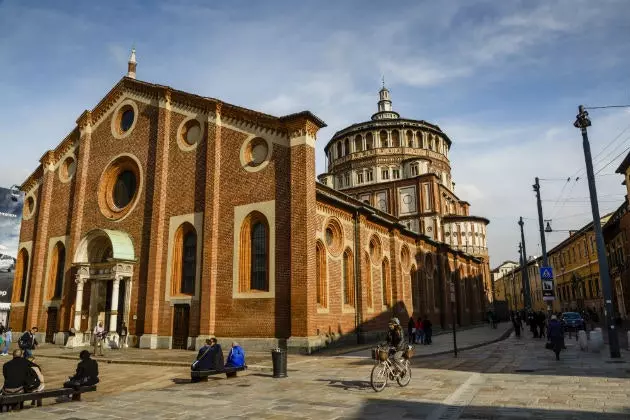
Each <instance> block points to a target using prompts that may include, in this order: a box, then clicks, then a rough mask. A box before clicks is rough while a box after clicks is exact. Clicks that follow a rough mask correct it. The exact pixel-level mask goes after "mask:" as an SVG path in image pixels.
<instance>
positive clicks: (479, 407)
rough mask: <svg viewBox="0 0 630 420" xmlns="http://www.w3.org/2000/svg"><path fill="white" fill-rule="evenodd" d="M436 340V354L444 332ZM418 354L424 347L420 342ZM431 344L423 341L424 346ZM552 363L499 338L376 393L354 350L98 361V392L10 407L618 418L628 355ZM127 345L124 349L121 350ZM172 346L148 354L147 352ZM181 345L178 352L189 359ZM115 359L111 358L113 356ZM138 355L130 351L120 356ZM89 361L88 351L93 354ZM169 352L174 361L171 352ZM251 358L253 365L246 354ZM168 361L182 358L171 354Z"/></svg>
mask: <svg viewBox="0 0 630 420" xmlns="http://www.w3.org/2000/svg"><path fill="white" fill-rule="evenodd" d="M500 332H501V331H500V330H498V331H497V330H491V329H490V328H487V327H485V328H476V329H472V330H469V331H468V332H466V331H463V332H461V334H460V335H461V339H462V342H466V340H468V343H470V344H471V345H472V344H473V339H472V338H471V337H474V336H476V337H478V338H479V339H481V338H483V337H484V336H485V337H486V339H487V341H492V340H494V339H495V337H496V335H497V334H500ZM451 339H452V337H450V336H449V335H448V334H445V335H441V336H437V337H436V340H435V342H436V345H435V346H436V347H435V350H434V351H435V352H437V351H438V350H440V348H439V346H441V345H444V346H446V344H440V343H442V342H443V343H446V342H448V340H451ZM419 347H420V348H419V349H418V350H419V353H422V352H423V351H424V352H428V351H429V350H424V346H419ZM426 347H431V346H426ZM567 347H568V349H567V350H566V351H564V352H563V353H562V354H561V360H560V361H559V362H556V361H555V360H554V357H553V353H551V352H549V351H548V350H545V349H544V340H535V339H530V338H521V339H517V338H515V337H514V336H513V335H512V336H510V337H509V338H507V339H506V340H503V341H499V342H496V343H494V344H488V345H485V346H481V347H477V348H475V349H471V350H466V351H463V352H461V353H460V355H459V357H458V358H454V357H453V355H452V354H442V355H435V356H431V355H422V354H420V355H418V357H415V358H414V360H413V380H412V382H411V384H410V385H409V386H408V387H406V388H400V387H399V386H398V385H397V384H395V383H394V384H390V385H389V386H388V387H387V388H386V389H385V390H384V391H383V392H380V393H375V392H374V391H373V390H372V389H371V387H370V385H369V377H370V372H371V369H372V366H373V362H372V361H371V360H370V359H369V358H367V357H362V356H361V355H360V354H356V352H355V353H354V354H352V355H351V357H348V355H341V356H338V355H337V356H333V355H315V356H298V355H290V356H289V372H288V375H289V377H288V378H285V379H273V378H272V377H271V369H270V364H271V363H270V360H269V357H264V355H263V354H259V355H252V357H251V358H249V361H248V363H249V364H250V365H253V368H252V369H250V370H249V371H248V372H246V373H245V374H244V375H241V376H239V377H237V378H235V379H229V380H228V379H225V377H224V376H223V377H221V378H214V379H210V381H209V382H207V383H197V384H190V383H189V370H188V368H187V367H186V366H178V365H170V366H156V365H147V364H137V363H133V364H120V363H115V362H114V363H107V362H106V360H114V357H113V356H112V355H111V354H110V356H109V357H108V356H107V355H106V358H102V359H101V363H100V370H101V383H100V384H99V386H98V392H95V393H91V394H86V395H85V396H84V401H82V402H79V403H63V404H56V403H55V402H54V401H50V402H48V403H45V405H44V407H42V408H39V409H35V408H28V409H25V410H23V411H21V412H15V413H12V414H11V415H10V417H11V418H25V419H26V418H28V419H67V420H76V419H95V418H104V419H116V418H134V419H137V420H141V419H170V418H183V419H197V418H199V419H201V418H208V417H212V418H217V419H230V418H231V419H245V418H251V419H302V418H303V419H309V418H311V419H318V420H320V419H321V420H323V419H398V418H401V419H575V418H577V419H628V418H630V402H629V397H630V363H629V361H630V354H629V353H628V352H626V351H624V352H623V354H622V356H623V362H624V363H610V362H611V360H610V359H609V358H608V355H607V353H605V352H604V353H600V354H594V353H584V352H581V351H580V350H579V349H578V348H577V345H576V343H575V342H574V341H567ZM53 352H54V350H53V349H51V348H49V349H42V350H41V353H40V356H39V357H38V359H37V361H38V362H39V363H40V364H41V365H42V366H43V368H44V373H45V375H46V383H47V386H48V387H49V388H53V387H55V386H58V385H60V384H61V383H62V382H63V380H65V377H66V376H67V375H68V374H69V373H71V372H72V370H73V369H74V366H75V361H74V360H69V359H60V358H58V357H42V356H43V354H44V353H48V356H52V353H53ZM131 353H132V351H130V352H129V354H131ZM172 354H174V353H172V352H167V351H162V352H161V354H160V351H155V352H154V353H151V352H149V353H148V356H147V358H148V359H151V358H153V359H154V361H157V360H159V358H158V356H159V357H162V358H164V357H165V356H169V358H171V355H172ZM192 354H193V353H191V352H181V356H180V358H181V359H183V358H184V356H188V357H189V358H190V357H191V356H192ZM116 357H118V356H117V355H116ZM133 357H136V358H138V357H139V356H132V357H131V358H133ZM97 359H98V358H97ZM174 359H177V358H176V357H174ZM254 361H255V362H254ZM175 363H186V362H184V361H183V360H182V361H179V360H175Z"/></svg>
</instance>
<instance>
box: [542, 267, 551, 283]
mask: <svg viewBox="0 0 630 420" xmlns="http://www.w3.org/2000/svg"><path fill="white" fill-rule="evenodd" d="M540 278H541V279H542V280H553V270H552V268H551V267H540Z"/></svg>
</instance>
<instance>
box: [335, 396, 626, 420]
mask: <svg viewBox="0 0 630 420" xmlns="http://www.w3.org/2000/svg"><path fill="white" fill-rule="evenodd" d="M385 392H386V391H385ZM347 418H348V419H395V418H398V419H400V418H408V419H436V420H437V419H457V418H461V419H497V420H499V419H510V420H519V419H523V420H525V419H527V420H532V419H540V420H543V419H544V420H565V419H566V420H568V419H571V420H581V419H584V420H587V419H588V420H595V419H597V420H622V419H623V420H627V419H628V418H630V409H624V410H623V411H621V412H618V413H601V412H592V411H590V412H589V411H578V410H554V409H542V408H529V407H489V406H474V405H465V404H462V405H461V406H459V405H445V404H438V403H429V402H427V403H425V402H408V401H404V400H384V399H370V400H368V401H367V402H366V403H365V404H364V405H363V407H362V408H361V411H360V412H359V413H358V414H357V415H356V416H351V417H347Z"/></svg>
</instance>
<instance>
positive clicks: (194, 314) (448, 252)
mask: <svg viewBox="0 0 630 420" xmlns="http://www.w3.org/2000/svg"><path fill="white" fill-rule="evenodd" d="M127 112H130V113H128V114H125V113H127ZM322 126H324V123H323V122H322V121H320V120H319V119H317V118H316V117H315V116H314V115H312V114H310V113H309V112H302V113H299V114H293V115H289V116H285V117H280V118H278V117H273V116H269V115H266V114H262V113H258V112H255V111H250V110H247V109H243V108H239V107H236V106H233V105H229V104H225V103H222V102H219V101H217V100H214V99H207V98H201V97H198V96H196V95H191V94H187V93H185V92H180V91H176V90H174V89H171V88H168V87H164V86H159V85H152V84H149V83H145V82H140V81H136V80H133V79H130V78H123V79H122V80H121V81H120V82H119V83H118V84H117V85H116V86H115V87H114V88H113V89H112V90H111V91H110V92H109V93H108V94H107V95H106V96H105V98H104V99H103V100H102V101H101V102H100V103H99V104H98V105H97V106H96V107H95V108H94V109H92V110H90V111H85V112H84V113H83V114H81V116H80V117H79V119H78V120H77V127H76V128H75V129H74V130H73V131H72V132H71V134H70V135H69V136H68V137H67V138H66V139H64V140H62V142H61V143H60V145H59V147H57V149H55V150H54V151H49V152H46V153H45V154H44V156H43V157H42V160H41V165H40V166H39V167H38V168H37V170H36V171H35V172H34V173H33V175H31V177H29V178H28V179H27V180H26V181H25V182H24V184H23V185H22V189H23V191H24V192H25V193H26V196H27V197H29V196H30V197H32V199H33V203H34V205H33V210H32V214H30V213H29V214H25V218H24V221H23V223H22V230H21V232H20V244H21V247H23V248H24V249H25V250H28V257H29V268H28V269H29V274H28V276H27V277H28V278H27V282H28V284H27V286H28V287H27V293H26V298H25V302H24V303H23V304H22V303H20V302H18V301H19V292H20V291H19V290H18V289H15V288H14V294H15V295H14V296H13V301H14V302H15V303H14V307H13V310H12V316H11V325H12V327H13V328H15V329H16V330H22V329H24V328H25V326H27V325H28V326H32V325H37V326H38V327H39V328H40V332H42V333H43V332H45V331H46V329H47V328H49V329H50V328H53V329H54V330H55V331H60V332H67V331H69V330H70V329H71V328H77V327H78V332H89V331H90V330H91V329H92V328H93V324H94V323H95V322H96V317H99V318H98V319H103V317H105V318H106V321H108V322H109V320H110V318H111V319H114V320H116V322H118V323H119V322H121V321H125V322H126V323H127V326H128V328H129V333H130V334H131V335H132V336H133V337H134V338H135V339H136V340H135V341H133V343H135V344H136V345H139V346H141V347H152V348H155V347H171V346H175V345H177V346H184V347H189V346H195V345H197V344H198V343H199V342H200V341H202V340H203V338H204V337H207V336H210V335H216V336H219V337H239V338H246V339H272V340H287V344H288V345H289V346H294V347H300V348H305V349H313V348H316V347H320V346H322V345H325V344H326V342H329V341H331V340H334V339H337V338H339V337H340V336H352V333H355V332H357V333H359V335H361V336H366V335H370V334H375V333H377V332H380V331H383V330H384V328H385V325H386V323H387V321H388V320H389V319H390V317H391V316H393V315H395V316H398V317H400V318H401V321H406V317H407V316H409V315H411V314H412V313H413V312H414V308H417V309H418V310H422V311H423V313H421V315H423V316H424V315H427V316H430V317H431V318H432V319H433V322H434V324H436V325H439V324H443V325H444V326H446V325H447V324H448V323H449V322H450V318H449V317H448V316H445V314H446V312H447V309H446V296H445V294H444V292H443V291H442V292H440V293H433V294H432V295H431V296H432V298H431V299H432V301H431V302H426V298H424V297H423V296H424V293H426V292H427V291H428V286H427V285H426V284H425V283H426V281H424V280H421V279H426V275H425V274H426V273H425V271H426V267H425V261H426V256H427V255H431V258H432V259H433V260H435V262H434V263H433V265H434V266H435V267H437V264H442V265H444V264H443V262H442V263H441V262H440V261H445V260H446V259H448V261H452V260H453V259H454V258H455V257H456V256H457V259H458V263H459V264H466V265H467V266H469V267H475V268H476V269H478V267H479V266H480V265H481V264H482V262H481V261H480V260H479V259H476V258H474V257H472V256H470V255H467V254H464V253H462V252H460V251H455V250H452V249H450V248H448V247H447V246H444V245H443V244H438V243H437V242H433V241H432V240H430V239H429V238H427V237H425V236H424V235H421V234H417V233H414V232H411V231H409V230H407V229H405V228H404V227H403V226H402V225H401V224H400V223H399V219H397V218H395V217H393V216H391V215H389V214H387V213H383V212H379V211H375V210H374V209H373V208H369V207H368V206H365V205H364V204H363V203H362V202H360V201H359V200H357V199H354V198H351V197H349V196H348V195H346V194H344V193H341V192H338V191H334V190H332V189H330V188H327V187H325V186H323V185H321V184H319V183H317V182H316V179H315V147H316V133H317V130H318V129H319V128H320V127H322ZM190 127H194V130H193V131H191V128H190ZM183 136H188V137H183ZM195 136H196V137H195ZM73 161H74V162H75V163H76V167H71V166H69V163H72V162H73ZM64 162H65V163H64ZM121 162H125V163H124V164H123V163H121ZM116 165H119V166H116ZM125 165H127V166H125ZM112 167H117V168H118V169H117V171H113V172H112V171H111V168H112ZM60 171H63V172H62V173H61V174H60ZM112 173H113V174H114V175H111V176H113V177H114V178H115V179H107V178H108V177H109V176H110V174H112ZM123 173H124V174H123ZM60 175H61V176H60ZM123 175H125V176H126V177H128V178H129V177H131V178H132V181H128V180H127V181H125V179H127V178H125V177H124V176H123ZM104 186H105V187H104ZM121 197H122V198H121ZM121 199H123V200H124V201H123V202H122V203H119V204H116V203H118V201H117V200H121ZM103 203H109V204H107V205H109V206H110V207H111V205H112V204H111V203H114V204H115V205H114V207H113V208H112V209H111V211H110V210H108V209H106V208H104V204H103ZM116 206H121V208H120V209H118V208H117V207H116ZM248 214H250V215H251V214H255V217H253V216H252V217H253V218H252V217H249V218H248ZM181 220H186V222H185V223H188V225H187V228H186V229H188V230H187V231H190V229H194V230H195V234H196V236H197V237H198V238H200V239H199V240H198V241H197V244H198V245H194V244H193V246H195V248H194V250H198V253H197V254H196V255H198V256H199V257H198V258H195V254H194V252H193V253H192V254H191V255H188V256H182V253H181V252H182V251H181V250H179V249H178V250H175V251H173V250H172V248H173V246H175V245H176V246H177V247H182V246H183V242H182V238H181V237H179V236H176V235H174V234H173V232H174V231H175V230H176V229H178V226H181V224H182V223H184V222H180V221H181ZM195 220H197V221H198V222H195ZM240 220H249V222H243V223H250V224H251V226H250V225H247V224H246V225H242V224H241V225H239V223H240V222H239V221H240ZM252 220H253V221H254V222H251V221H252ZM191 221H193V222H194V226H193V224H192V223H193V222H191ZM256 221H261V223H264V225H265V226H266V231H265V232H266V233H265V235H267V236H265V238H266V239H264V240H262V239H261V240H259V241H257V240H256V239H255V238H254V236H252V237H251V238H248V240H246V241H245V240H242V235H248V234H249V232H250V231H252V232H253V225H254V224H255V222H256ZM331 223H332V225H331V226H332V227H333V228H332V229H330V235H329V230H327V226H328V225H329V224H331ZM178 224H179V225H178ZM243 226H244V227H243ZM252 235H254V234H253V233H252ZM180 236H181V235H180ZM57 237H64V238H66V239H65V251H66V257H65V261H64V284H63V292H62V298H61V299H60V300H57V301H55V302H49V303H47V304H46V305H45V301H46V299H45V297H44V295H43V294H44V290H45V289H44V288H45V284H46V281H47V279H48V277H46V273H47V272H48V270H47V269H48V267H47V261H49V260H50V256H49V255H48V253H49V252H51V250H52V249H54V247H51V246H50V242H51V238H57ZM94 238H96V239H94ZM173 238H179V239H178V240H177V242H176V244H174V243H171V242H174V241H175V239H173ZM265 241H266V242H265ZM335 241H337V242H335ZM316 243H319V246H320V249H321V250H322V252H323V258H325V264H324V270H323V271H322V270H319V271H318V270H317V267H318V264H321V261H322V260H321V259H320V260H319V262H318V260H317V259H316ZM261 244H265V245H261ZM371 244H372V245H371ZM374 244H376V247H374V246H373V245H374ZM169 246H170V248H169ZM254 246H258V248H256V249H257V250H258V251H256V249H254ZM198 247H201V249H198ZM261 247H262V248H261ZM169 249H171V251H169ZM261 249H262V251H261ZM344 251H346V255H348V256H350V257H348V258H347V260H346V262H345V264H346V269H347V273H349V276H350V277H349V278H348V279H347V281H346V286H345V287H352V290H350V289H348V290H347V292H348V293H349V296H353V297H354V298H353V299H352V302H353V303H352V304H350V305H346V304H344V281H343V267H344V262H343V258H344ZM25 252H26V251H25ZM260 252H264V257H261V258H266V260H265V262H264V263H262V266H261V265H260V260H257V261H258V262H259V264H258V266H257V267H258V268H257V269H260V267H264V269H265V270H267V271H266V272H265V273H266V274H265V276H266V277H265V278H266V279H267V280H266V281H267V283H266V286H265V289H264V290H258V289H256V288H252V289H251V290H250V289H249V288H248V287H243V285H242V284H240V283H239V279H240V282H241V283H242V281H244V280H243V279H245V280H247V281H253V277H252V276H253V275H254V274H253V273H254V271H252V272H249V271H246V270H250V269H251V270H254V263H253V261H254V258H255V257H256V258H258V257H260V255H262V254H260V255H259V253H260ZM172 255H177V256H178V257H177V258H175V257H173V256H172ZM271 255H273V258H272V257H271ZM191 256H192V257H193V258H194V264H196V265H194V267H198V272H199V275H198V276H196V277H195V281H196V283H198V284H196V286H195V292H194V293H187V294H180V293H178V291H177V290H176V289H177V288H173V287H174V286H173V284H171V279H172V278H174V277H172V273H173V270H181V269H182V267H183V266H182V264H183V262H182V261H183V259H184V258H190V257H191ZM122 265H125V267H126V268H124V270H128V271H125V272H119V271H117V270H121V269H122V268H121V267H122ZM168 267H170V268H168ZM383 267H387V269H386V273H385V274H386V281H385V282H384V281H383V280H384V279H383ZM432 267H433V266H432ZM468 272H469V271H466V273H468ZM120 273H122V274H120ZM235 273H241V274H243V275H242V276H240V277H238V276H236V277H235ZM317 273H320V274H319V275H320V276H323V280H322V279H321V278H319V279H318V277H317V276H318V274H317ZM178 275H179V277H177V278H178V279H179V280H178V281H179V282H181V281H182V279H181V274H178ZM108 276H110V277H108ZM445 276H446V274H445V273H444V272H443V270H437V269H435V270H434V271H433V272H432V273H431V277H432V278H435V284H439V285H440V286H439V289H440V290H447V291H448V290H449V289H448V287H449V286H448V284H447V279H446V277H445ZM81 279H82V280H81ZM114 280H116V281H117V282H119V283H117V284H121V285H124V286H120V287H121V288H122V289H121V290H124V292H120V296H119V297H117V296H115V292H114V291H113V286H112V283H113V282H114ZM79 281H84V282H85V284H84V286H83V297H82V300H81V311H79V312H78V311H76V308H77V307H78V301H77V290H78V286H77V282H79ZM318 281H320V282H321V281H323V283H318ZM460 281H461V283H462V284H464V285H466V284H469V283H470V282H472V281H473V278H472V277H471V276H469V275H468V274H466V275H462V278H461V280H460ZM367 282H369V284H368V283H367ZM384 283H386V284H387V286H386V287H387V289H388V290H385V292H386V293H387V299H384V297H383V293H384V291H383V284H384ZM420 283H422V284H420ZM178 284H179V283H178ZM318 284H320V285H325V292H323V293H322V291H321V289H320V291H319V295H320V299H321V296H323V297H324V298H325V300H326V302H325V304H324V305H322V304H321V303H318V288H317V285H318ZM99 285H100V286H99ZM245 286H247V285H245ZM465 287H468V288H467V289H466V288H465ZM462 290H465V291H467V294H465V296H470V291H471V290H474V287H472V286H464V289H462ZM115 299H119V300H117V302H121V303H120V305H119V307H118V308H115V307H114V306H113V304H112V302H113V301H114V300H115ZM422 299H424V302H425V303H423V305H424V306H423V307H420V306H419V302H420V300H422ZM440 299H441V300H440ZM462 299H463V297H462ZM384 301H386V302H387V303H388V305H383V302H384ZM48 305H51V307H52V308H53V310H52V311H51V310H49V309H48ZM121 305H122V306H121ZM467 305H468V306H466V307H464V312H463V315H462V317H461V318H462V319H461V320H460V322H461V323H464V324H465V323H469V322H472V321H474V320H475V317H474V316H473V313H474V312H475V311H479V310H481V305H482V302H481V301H480V300H479V299H477V300H475V299H469V301H468V302H467ZM54 308H57V310H58V311H57V312H55V311H54ZM466 308H469V310H468V311H466ZM49 313H50V314H55V313H56V317H57V318H56V321H55V320H54V319H52V318H51V320H48V316H49ZM182 314H184V315H182ZM416 315H417V314H416ZM51 316H54V315H51ZM117 317H118V318H117ZM112 322H113V321H112ZM53 324H54V325H53ZM115 329H116V326H114V325H110V331H112V332H113V331H115ZM182 331H183V332H182ZM181 340H183V342H182V341H181ZM186 340H187V341H186Z"/></svg>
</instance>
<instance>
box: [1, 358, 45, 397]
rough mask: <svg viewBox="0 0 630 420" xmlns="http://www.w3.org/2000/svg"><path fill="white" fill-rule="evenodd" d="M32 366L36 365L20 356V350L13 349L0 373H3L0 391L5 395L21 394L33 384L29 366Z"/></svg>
mask: <svg viewBox="0 0 630 420" xmlns="http://www.w3.org/2000/svg"><path fill="white" fill-rule="evenodd" d="M33 366H37V365H35V363H33V362H31V361H30V360H28V359H26V358H24V357H22V351H21V350H13V359H12V360H9V361H8V362H7V363H5V364H4V366H3V367H2V374H3V375H4V386H3V387H2V393H3V394H7V395H9V394H21V393H23V392H24V391H25V388H27V387H28V388H31V386H32V385H33V383H32V373H31V372H32V369H31V368H32V367H33ZM29 385H31V386H29ZM28 391H30V389H28V390H27V392H28Z"/></svg>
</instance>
